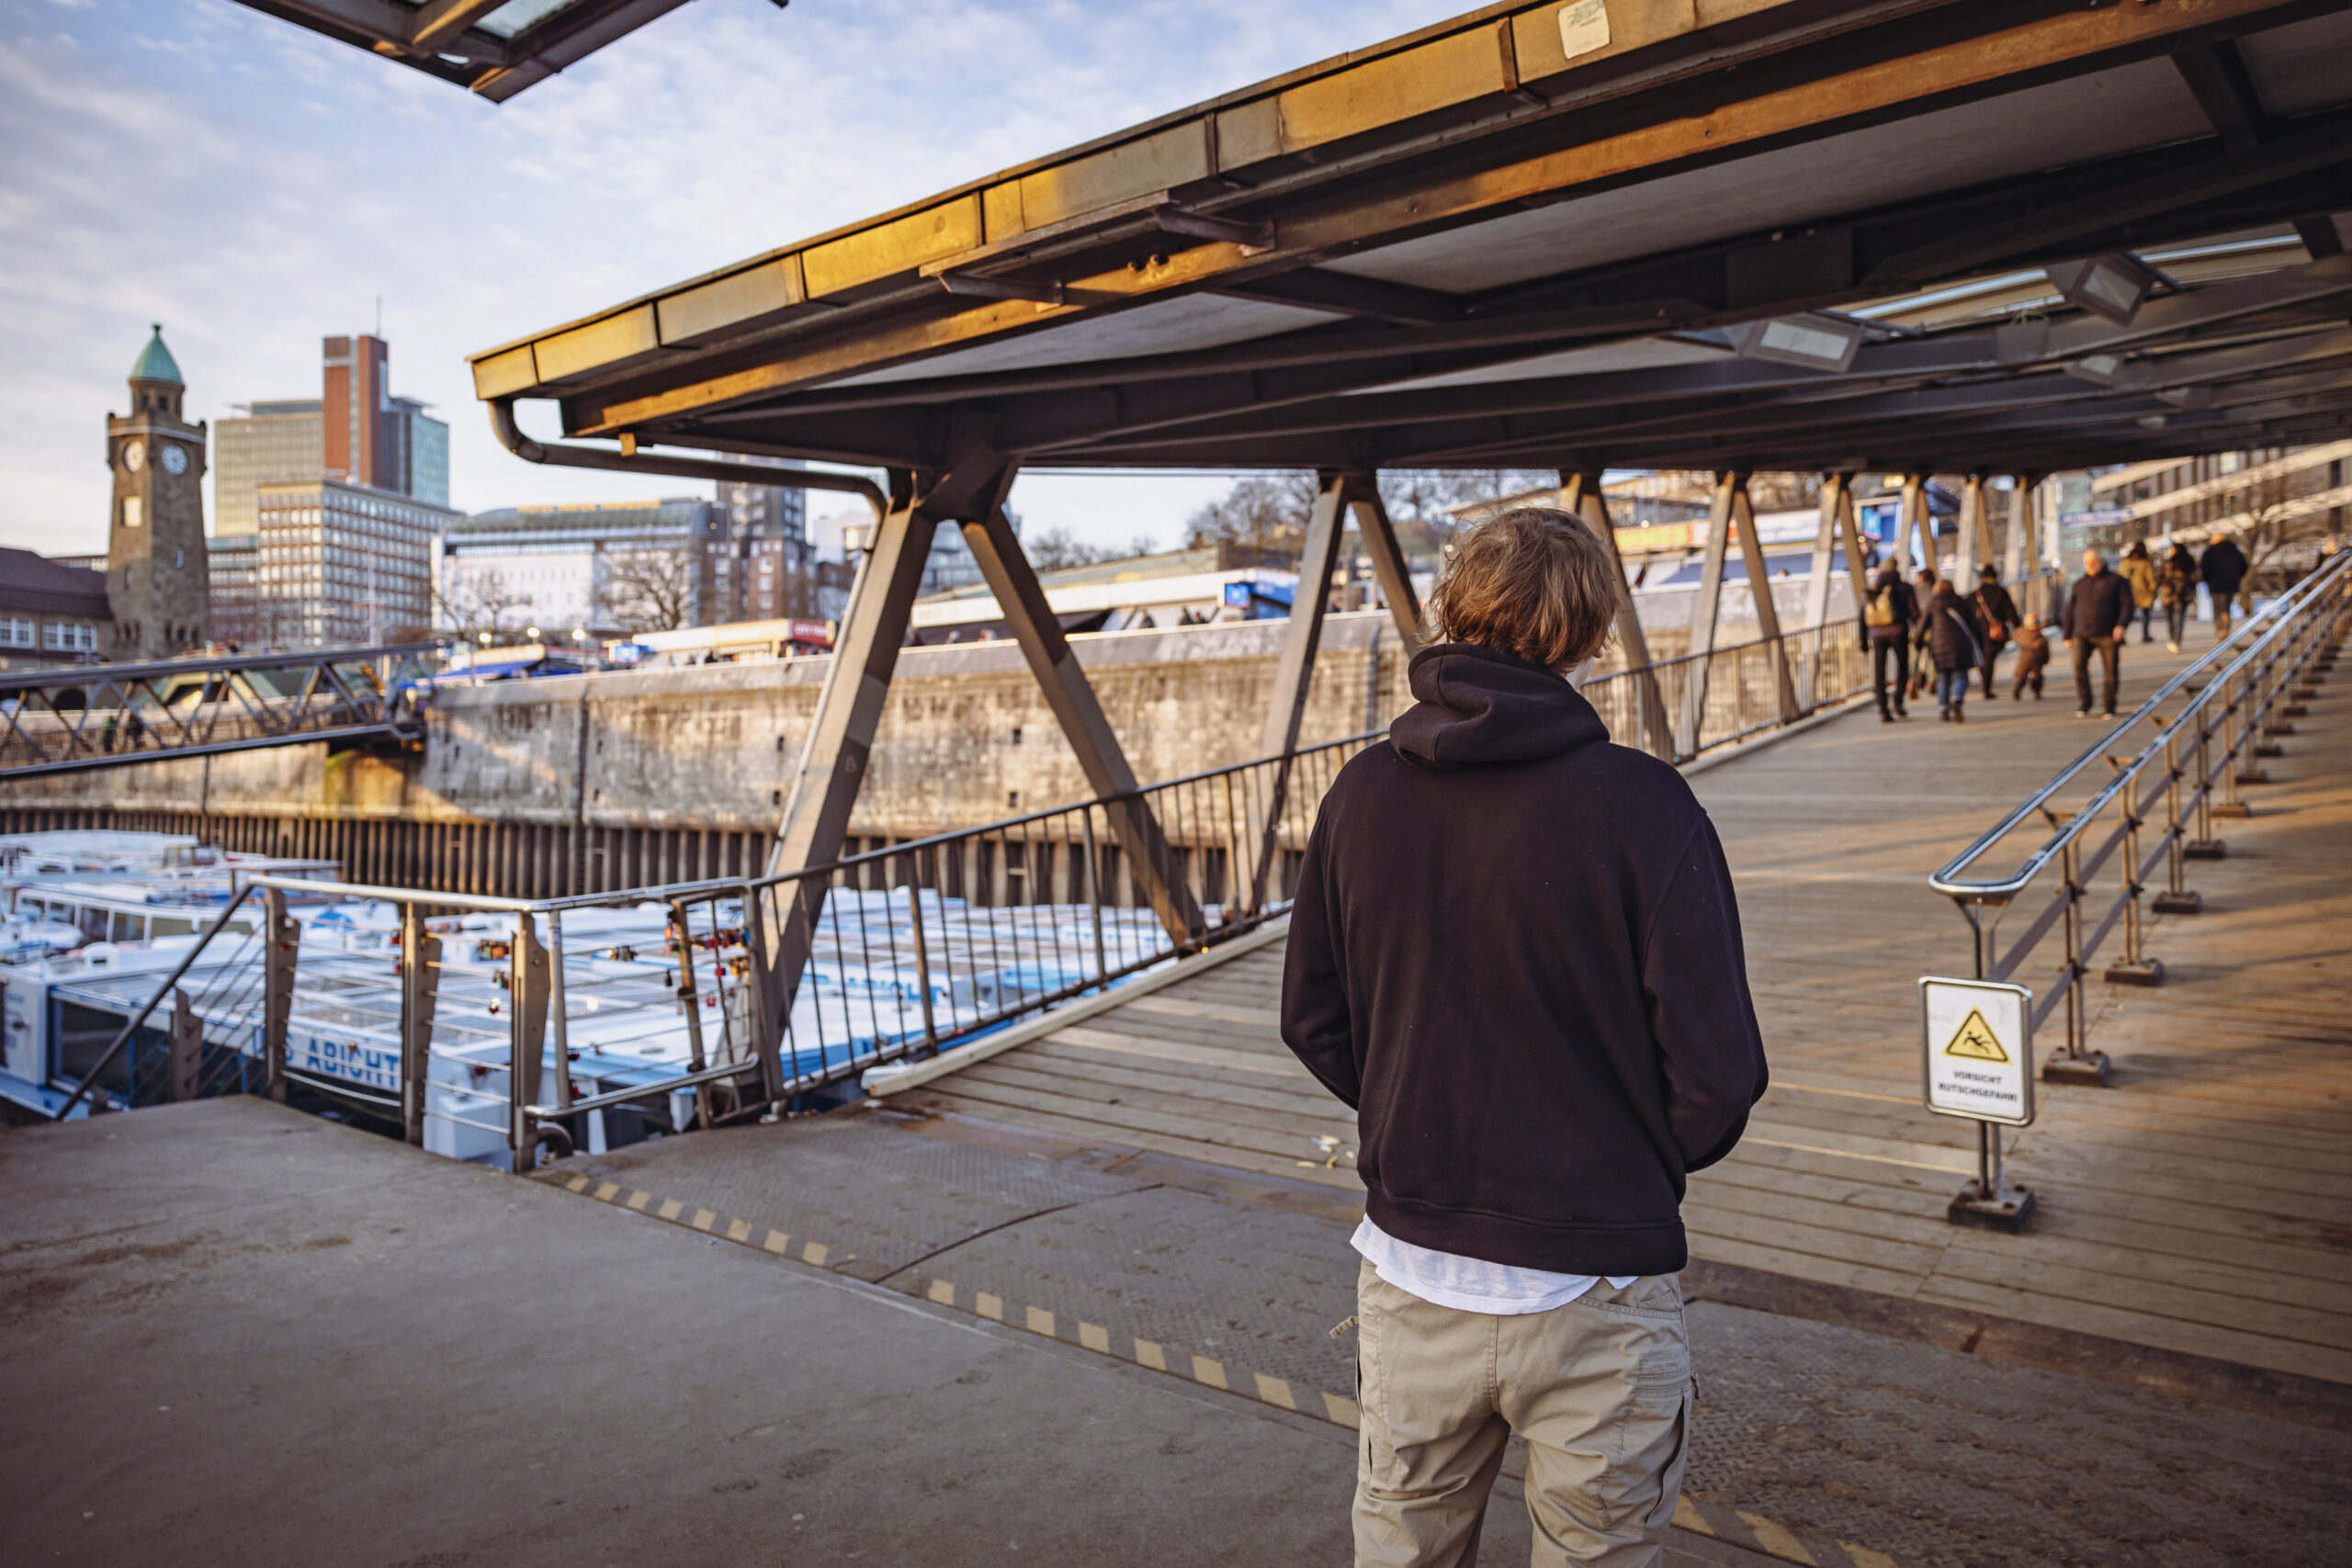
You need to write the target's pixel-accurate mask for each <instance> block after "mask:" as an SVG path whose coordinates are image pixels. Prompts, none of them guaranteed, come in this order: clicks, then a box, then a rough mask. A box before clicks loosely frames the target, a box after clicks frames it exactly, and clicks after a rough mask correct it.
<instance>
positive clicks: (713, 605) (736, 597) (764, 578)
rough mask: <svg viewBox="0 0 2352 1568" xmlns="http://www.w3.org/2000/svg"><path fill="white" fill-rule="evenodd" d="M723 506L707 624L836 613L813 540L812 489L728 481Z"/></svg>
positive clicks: (822, 616) (720, 503) (722, 487)
mask: <svg viewBox="0 0 2352 1568" xmlns="http://www.w3.org/2000/svg"><path fill="white" fill-rule="evenodd" d="M780 466H784V467H795V468H797V467H798V465H797V464H784V465H780ZM718 511H719V515H720V519H721V525H722V529H723V533H724V537H723V538H722V539H719V540H716V541H714V542H713V543H712V546H711V548H710V551H709V554H710V560H709V572H710V580H711V583H710V586H711V602H710V604H709V605H708V606H707V613H706V615H705V623H704V624H706V625H712V624H723V623H726V622H729V621H770V620H780V619H806V620H823V619H827V618H830V617H828V615H826V612H825V608H824V595H823V593H822V592H821V587H820V582H819V581H818V580H819V577H820V572H819V570H818V559H817V551H816V549H815V547H813V546H812V545H811V544H810V543H809V506H808V492H807V491H801V490H787V489H786V488H785V487H783V486H781V485H763V484H758V483H752V482H746V481H743V480H740V479H725V480H721V481H720V482H719V485H718Z"/></svg>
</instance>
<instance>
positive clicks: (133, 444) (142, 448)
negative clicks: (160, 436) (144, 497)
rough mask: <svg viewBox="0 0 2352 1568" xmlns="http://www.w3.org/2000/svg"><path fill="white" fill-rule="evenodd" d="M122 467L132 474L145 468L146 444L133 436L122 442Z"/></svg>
mask: <svg viewBox="0 0 2352 1568" xmlns="http://www.w3.org/2000/svg"><path fill="white" fill-rule="evenodd" d="M122 466H123V467H124V468H129V469H130V471H131V472H132V473H134V474H135V473H137V472H138V471H139V470H140V469H141V468H145V467H146V466H147V446H146V443H144V442H142V441H141V440H140V439H139V438H138V437H137V436H135V435H134V436H132V437H131V438H130V440H128V441H126V442H124V443H123V444H122Z"/></svg>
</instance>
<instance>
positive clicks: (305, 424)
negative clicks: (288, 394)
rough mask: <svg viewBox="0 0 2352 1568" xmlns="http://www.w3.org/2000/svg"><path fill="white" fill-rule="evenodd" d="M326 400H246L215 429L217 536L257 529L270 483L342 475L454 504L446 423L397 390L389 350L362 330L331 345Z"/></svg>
mask: <svg viewBox="0 0 2352 1568" xmlns="http://www.w3.org/2000/svg"><path fill="white" fill-rule="evenodd" d="M321 357H322V362H323V363H322V376H321V395H320V396H318V397H315V398H288V399H278V400H275V401H269V402H254V403H248V404H240V405H238V406H239V407H241V408H243V410H244V411H245V412H244V415H243V417H242V418H237V419H224V420H222V421H221V422H220V428H219V429H218V430H216V431H215V432H214V433H213V446H214V454H213V457H214V464H213V477H212V532H213V533H215V534H221V535H228V536H237V535H242V534H251V533H253V532H254V530H255V529H256V528H258V527H259V526H260V512H259V507H258V505H257V502H256V492H257V491H259V490H260V488H261V487H262V486H263V485H272V484H288V483H292V482H295V481H297V480H315V479H322V478H325V479H341V480H344V481H345V482H346V483H350V484H357V485H363V486H366V487H368V488H369V489H373V490H380V491H391V492H392V493H393V494H395V495H413V496H414V497H415V498H416V499H417V500H419V501H422V502H425V503H427V504H428V505H432V506H447V505H448V504H449V427H448V426H447V425H446V424H444V423H441V421H439V420H437V419H435V418H434V417H433V416H432V415H431V414H429V413H427V412H424V409H425V405H424V404H423V403H421V402H419V401H417V400H415V399H414V398H401V397H394V396H393V395H392V394H391V391H390V367H391V349H390V345H389V344H386V343H385V342H384V341H383V340H382V339H381V338H378V337H371V336H368V335H367V334H366V333H361V334H359V335H357V336H355V337H331V338H327V339H325V340H324V342H323V344H322V355H321Z"/></svg>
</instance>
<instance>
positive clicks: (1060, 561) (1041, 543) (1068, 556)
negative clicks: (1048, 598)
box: [1021, 528, 1159, 571]
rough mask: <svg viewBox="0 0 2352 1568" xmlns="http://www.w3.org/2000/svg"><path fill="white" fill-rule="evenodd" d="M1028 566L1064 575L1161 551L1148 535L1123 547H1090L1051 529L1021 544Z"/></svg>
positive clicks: (1059, 530)
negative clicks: (1086, 567) (1061, 572)
mask: <svg viewBox="0 0 2352 1568" xmlns="http://www.w3.org/2000/svg"><path fill="white" fill-rule="evenodd" d="M1021 547H1022V550H1023V553H1024V554H1026V555H1027V556H1028V558H1029V564H1030V565H1031V566H1033V567H1035V568H1036V569H1037V570H1039V571H1061V570H1067V569H1069V568H1070V567H1074V566H1093V565H1095V564H1096V563H1098V562H1101V561H1106V560H1132V559H1133V558H1136V556H1148V555H1149V554H1151V553H1152V552H1153V551H1154V550H1156V549H1158V548H1159V541H1157V540H1155V539H1154V538H1152V536H1150V535H1148V534H1137V535H1136V536H1135V537H1133V538H1131V539H1129V540H1128V541H1127V542H1126V543H1125V544H1124V545H1090V544H1088V543H1087V542H1086V541H1085V540H1083V539H1080V538H1079V537H1078V536H1076V535H1074V534H1072V533H1071V532H1070V531H1069V529H1067V528H1048V529H1046V531H1045V532H1044V533H1042V534H1033V535H1031V536H1029V537H1027V538H1025V539H1023V540H1022V541H1021Z"/></svg>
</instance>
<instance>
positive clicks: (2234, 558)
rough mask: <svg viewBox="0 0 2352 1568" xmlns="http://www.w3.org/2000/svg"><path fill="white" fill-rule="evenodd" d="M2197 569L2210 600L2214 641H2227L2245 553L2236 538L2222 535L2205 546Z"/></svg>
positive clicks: (2243, 576)
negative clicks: (2231, 612)
mask: <svg viewBox="0 0 2352 1568" xmlns="http://www.w3.org/2000/svg"><path fill="white" fill-rule="evenodd" d="M2197 570H2198V573H2199V576H2201V577H2203V578H2204V580H2205V592H2206V595H2207V597H2209V598H2211V600H2212V601H2213V640H2214V641H2215V642H2226V641H2227V640H2229V636H2230V611H2231V609H2232V608H2233V606H2234V605H2235V604H2236V602H2237V595H2238V587H2239V585H2240V584H2242V583H2243V582H2245V551H2244V550H2242V549H2240V548H2238V542H2237V541H2236V540H2235V539H2233V538H2231V537H2229V536H2227V535H2223V536H2222V537H2221V538H2218V539H2216V540H2214V541H2213V542H2212V543H2211V544H2210V545H2208V546H2206V547H2205V555H2204V558H2202V559H2200V560H2199V561H2198V563H2197Z"/></svg>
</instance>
